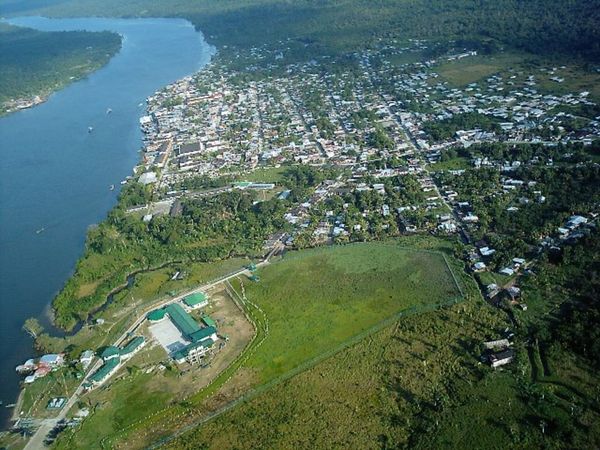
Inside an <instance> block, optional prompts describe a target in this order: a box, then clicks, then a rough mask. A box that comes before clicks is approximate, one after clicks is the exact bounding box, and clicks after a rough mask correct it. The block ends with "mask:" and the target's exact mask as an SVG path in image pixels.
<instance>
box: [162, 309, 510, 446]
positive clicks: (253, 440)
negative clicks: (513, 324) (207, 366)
mask: <svg viewBox="0 0 600 450" xmlns="http://www.w3.org/2000/svg"><path fill="white" fill-rule="evenodd" d="M503 326H504V322H503V319H502V318H501V315H500V314H499V313H498V311H497V310H494V309H492V308H489V307H487V306H486V305H485V304H483V303H482V302H479V301H470V302H466V303H462V304H459V305H454V306H451V307H449V308H445V309H443V310H440V311H434V312H428V313H423V314H420V315H415V316H410V317H406V318H403V319H402V320H400V321H399V322H397V323H396V324H394V325H392V326H390V327H387V328H385V329H384V330H382V331H381V332H379V333H376V334H375V335H373V336H371V337H369V338H367V339H364V340H362V341H361V342H359V343H358V344H356V345H354V346H352V347H350V348H348V349H347V350H345V351H343V352H340V353H338V354H336V355H335V356H333V357H331V358H329V359H327V360H325V361H323V362H322V363H320V364H318V365H317V366H315V367H313V368H311V369H309V370H307V371H305V372H303V373H302V374H300V375H298V376H296V377H294V378H292V379H290V380H288V381H286V382H284V383H281V384H279V385H277V386H275V387H274V388H273V389H271V390H269V391H267V392H265V393H264V394H262V395H260V396H259V397H256V398H255V399H253V400H251V401H249V402H247V403H244V404H242V405H241V406H239V407H238V408H236V409H235V410H232V411H229V412H227V413H225V414H224V415H222V416H220V417H218V418H217V419H215V420H212V421H210V422H208V423H206V424H204V425H203V426H202V427H200V428H197V429H195V430H194V431H190V432H188V433H187V434H184V435H182V436H181V437H180V438H178V439H176V440H175V441H173V442H170V444H169V447H168V448H177V449H196V448H207V449H213V448H214V449H217V448H238V449H252V448H314V449H330V448H360V449H380V448H402V447H406V446H410V445H411V444H412V443H413V442H412V437H413V433H415V431H416V430H417V429H418V428H419V427H420V423H419V416H420V415H422V414H426V413H427V412H428V411H430V410H435V409H438V408H442V406H441V404H442V403H443V402H444V401H445V400H444V399H445V397H446V396H447V395H448V394H447V383H448V380H449V379H451V378H454V377H463V378H465V379H467V380H468V381H469V382H473V381H475V380H476V379H477V377H476V376H475V375H472V374H471V373H470V371H475V372H476V373H477V375H480V373H479V371H480V368H479V366H478V364H477V359H476V356H477V350H476V348H477V343H478V342H480V341H481V340H483V339H485V338H487V337H489V336H491V335H493V333H495V332H497V331H498V330H499V329H501V328H502V327H503ZM482 370H483V372H482V373H487V372H489V370H488V369H487V368H485V367H484V368H482Z"/></svg>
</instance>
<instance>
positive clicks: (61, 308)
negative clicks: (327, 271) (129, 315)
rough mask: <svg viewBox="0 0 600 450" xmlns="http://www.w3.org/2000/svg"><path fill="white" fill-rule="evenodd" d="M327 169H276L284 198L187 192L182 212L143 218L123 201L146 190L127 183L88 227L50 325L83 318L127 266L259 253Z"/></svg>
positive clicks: (148, 193) (146, 195)
mask: <svg viewBox="0 0 600 450" xmlns="http://www.w3.org/2000/svg"><path fill="white" fill-rule="evenodd" d="M328 174H329V171H328V170H315V169H310V168H307V167H300V166H299V167H290V168H287V169H286V170H285V172H284V173H283V175H282V179H283V185H284V186H285V187H288V188H289V189H290V190H291V194H290V196H289V199H288V200H278V199H277V198H276V197H275V198H271V199H267V200H262V199H261V198H260V194H259V193H258V192H256V191H253V192H249V191H241V190H234V191H231V192H224V193H221V194H218V195H215V196H212V197H201V198H195V199H193V198H188V199H186V200H184V201H183V204H182V210H181V214H176V215H173V216H172V215H163V216H155V217H154V218H153V219H152V221H151V222H148V223H147V222H143V221H142V220H140V216H139V214H134V213H132V212H130V211H129V208H130V207H131V206H136V205H140V204H142V205H144V204H146V203H148V202H149V201H150V200H151V199H152V190H151V189H149V188H148V187H147V186H146V187H145V186H142V185H140V184H137V183H134V182H131V183H130V184H128V185H127V186H126V187H125V188H124V189H123V191H122V193H121V195H120V199H119V204H118V205H117V207H116V208H115V209H113V210H112V211H111V212H110V214H109V215H108V218H107V219H106V220H105V221H104V222H102V223H101V224H100V225H98V226H97V227H95V228H92V229H91V230H90V231H89V233H88V237H87V241H86V249H85V253H84V255H83V257H82V258H81V259H80V260H79V262H78V263H77V267H76V269H75V274H74V275H73V277H71V278H70V279H69V280H68V281H67V283H66V285H65V286H64V288H63V289H62V290H61V292H60V293H59V295H58V296H57V297H56V298H55V300H54V302H53V306H54V311H55V322H56V324H57V325H59V326H61V327H63V328H66V329H70V328H72V327H73V326H74V325H75V324H76V323H77V322H79V321H81V320H86V319H87V318H88V316H89V315H90V314H91V313H93V311H94V310H96V309H97V308H99V307H100V306H102V305H103V304H104V303H105V302H106V297H107V295H109V294H110V293H111V291H113V290H114V289H115V288H117V287H118V286H119V285H120V284H122V283H125V281H126V278H127V276H128V275H129V274H130V273H132V272H136V271H140V270H147V269H150V268H158V267H160V266H162V265H164V264H168V263H172V262H180V263H183V264H188V263H191V262H194V261H198V262H214V261H219V260H224V259H228V258H231V257H234V256H244V257H246V256H248V257H260V256H262V254H263V245H264V241H265V239H266V238H267V237H268V236H269V235H270V234H272V233H274V232H276V231H285V230H286V229H288V228H289V226H290V225H289V223H288V222H286V221H285V220H284V219H283V216H284V214H285V213H286V212H287V210H288V208H289V207H290V205H291V202H292V201H296V200H294V199H302V198H304V197H305V196H306V195H307V193H308V192H309V190H310V189H311V188H314V186H315V185H316V184H318V183H319V182H320V181H322V180H323V179H324V177H325V176H326V175H328ZM197 187H198V186H196V188H197ZM259 200H261V201H259Z"/></svg>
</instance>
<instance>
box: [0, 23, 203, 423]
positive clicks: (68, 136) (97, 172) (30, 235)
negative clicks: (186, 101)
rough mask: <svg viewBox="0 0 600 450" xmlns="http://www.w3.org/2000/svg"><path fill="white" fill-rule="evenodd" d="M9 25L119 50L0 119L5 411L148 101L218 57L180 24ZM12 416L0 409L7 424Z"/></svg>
mask: <svg viewBox="0 0 600 450" xmlns="http://www.w3.org/2000/svg"><path fill="white" fill-rule="evenodd" d="M9 22H10V23H12V24H14V25H20V26H27V27H30V28H35V29H39V30H43V31H69V30H88V31H102V30H108V31H114V32H116V33H119V34H120V35H121V36H122V37H123V39H122V41H123V42H122V48H121V51H120V52H119V53H118V54H117V55H115V56H114V57H113V58H112V59H111V60H110V62H109V63H108V64H107V65H106V66H104V67H103V68H101V69H99V70H98V71H96V72H94V73H93V74H91V75H90V76H88V77H87V78H85V79H83V80H80V81H77V82H75V83H73V84H71V85H69V86H68V87H66V88H65V89H63V90H61V91H59V92H56V93H54V94H53V95H52V96H50V98H49V99H48V101H47V102H45V103H43V104H41V105H39V106H36V107H34V108H31V109H27V110H22V111H19V112H17V113H13V114H11V115H9V116H6V117H4V118H2V119H0V143H1V144H0V156H1V162H0V203H1V205H0V206H1V207H0V380H2V383H0V400H2V401H3V402H4V404H5V405H6V404H8V403H13V402H14V401H15V400H16V398H17V395H18V389H19V378H18V377H17V375H16V374H15V370H14V368H15V366H16V365H17V364H20V363H22V362H23V361H24V360H25V359H27V358H29V357H31V356H33V355H34V354H33V349H32V342H31V339H30V338H29V337H28V336H27V335H26V333H25V332H24V331H22V329H21V327H22V325H23V322H24V321H25V319H27V318H28V317H37V318H39V319H40V320H41V321H42V323H46V324H47V323H48V312H49V305H50V302H51V301H52V298H53V297H54V296H55V295H56V293H57V292H58V291H59V290H60V288H61V286H62V285H63V284H64V283H65V281H66V280H67V279H68V277H69V276H70V275H71V274H72V273H73V270H74V266H75V263H76V261H77V259H78V258H79V257H80V255H81V254H82V251H83V247H84V242H85V235H86V231H87V229H88V227H89V226H90V225H92V224H95V223H98V222H100V221H102V220H103V219H104V218H105V217H106V214H107V212H108V211H109V210H110V209H111V208H112V207H113V206H114V205H115V203H116V201H117V195H118V191H119V187H120V181H121V180H123V179H124V178H125V177H126V176H128V175H131V173H132V169H133V167H134V166H135V165H136V164H137V163H138V161H139V156H140V155H139V153H138V152H139V149H140V147H141V144H142V141H141V139H142V135H141V132H140V130H139V122H138V121H139V117H140V116H142V115H144V111H145V99H146V98H147V97H148V96H149V95H151V94H152V93H153V92H155V91H156V90H158V89H160V88H161V87H163V86H165V85H167V84H169V83H171V82H173V81H175V80H177V79H179V78H182V77H184V76H186V75H189V74H192V73H194V72H196V71H198V70H199V69H201V68H202V67H203V66H205V65H206V64H207V63H208V62H209V61H210V58H211V56H212V55H213V54H214V48H213V47H211V46H209V45H208V44H207V43H206V42H205V40H204V38H203V36H202V34H201V33H199V32H196V31H195V29H194V27H193V26H192V25H191V24H190V23H189V22H187V21H185V20H181V19H104V18H83V19H46V18H42V17H21V18H15V19H10V20H9ZM108 108H111V109H112V113H111V114H107V109H108ZM88 127H93V132H91V133H88ZM111 185H115V190H113V191H111V190H110V189H109V187H110V186H111ZM40 230H43V231H40ZM38 231H39V232H38ZM119 281H121V280H119ZM10 414H11V410H9V409H5V408H4V407H1V408H0V420H1V422H2V424H6V423H7V419H8V417H9V416H10Z"/></svg>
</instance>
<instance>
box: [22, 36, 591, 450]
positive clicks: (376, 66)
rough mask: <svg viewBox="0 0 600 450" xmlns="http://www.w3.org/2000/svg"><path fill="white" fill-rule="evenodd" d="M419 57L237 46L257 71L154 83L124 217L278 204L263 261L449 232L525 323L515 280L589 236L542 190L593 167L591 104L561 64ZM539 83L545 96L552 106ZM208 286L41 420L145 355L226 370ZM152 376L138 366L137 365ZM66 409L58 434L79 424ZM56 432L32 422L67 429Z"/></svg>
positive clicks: (502, 340)
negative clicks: (473, 75) (243, 198)
mask: <svg viewBox="0 0 600 450" xmlns="http://www.w3.org/2000/svg"><path fill="white" fill-rule="evenodd" d="M427 50H430V48H429V47H428V43H427V42H426V41H421V40H411V41H409V42H407V43H405V44H403V45H386V46H381V48H380V49H379V50H377V51H375V50H369V51H364V52H360V53H352V54H350V55H346V56H345V59H344V60H335V59H332V58H330V57H320V58H316V59H312V60H310V61H308V62H305V63H290V64H286V65H284V64H283V62H284V61H285V51H286V49H285V46H284V47H282V48H281V49H280V50H277V51H273V50H268V49H267V48H254V49H253V50H252V52H251V55H252V58H254V59H255V60H256V61H261V65H262V66H263V67H264V66H265V65H266V66H267V67H269V70H267V73H266V74H265V73H263V72H264V71H261V70H259V68H258V66H256V67H255V66H252V65H249V66H247V67H245V68H244V69H243V70H240V69H236V68H230V67H228V64H224V63H222V62H220V63H218V64H217V63H212V64H210V65H209V66H208V67H207V68H206V69H205V70H203V71H201V72H199V73H197V74H195V75H193V76H190V77H186V78H184V79H182V80H179V81H177V82H175V83H173V84H171V85H169V86H167V87H165V88H164V89H162V90H160V91H158V92H156V93H155V94H154V95H153V96H151V97H150V98H148V101H147V115H145V116H143V117H142V118H141V119H140V126H141V129H142V131H143V133H144V148H143V149H142V150H143V152H142V161H141V162H140V164H139V165H138V166H137V167H136V168H135V171H134V174H133V175H132V176H130V177H128V178H127V179H126V180H124V181H123V183H122V184H123V185H125V186H128V187H130V188H132V187H138V188H140V189H141V190H144V192H150V195H149V196H146V197H144V198H142V201H141V202H140V203H139V204H133V205H128V208H127V211H126V214H127V216H128V217H135V218H136V219H137V220H139V222H140V223H142V224H145V225H147V226H152V224H153V223H154V222H156V221H157V220H159V219H160V218H161V217H165V218H167V217H168V218H176V217H179V216H181V215H182V213H183V212H184V210H185V208H186V207H188V206H187V205H188V204H189V203H188V202H190V201H199V200H202V201H207V200H209V199H211V198H218V197H219V196H221V195H224V194H227V193H232V192H238V193H242V194H246V193H250V194H249V195H251V197H252V201H253V202H254V204H258V203H261V202H264V201H266V200H276V201H279V202H281V204H283V205H284V207H285V211H284V213H283V214H282V217H281V218H282V221H283V223H284V225H283V226H282V227H281V229H278V230H275V231H274V232H272V233H270V234H269V235H268V236H265V239H264V243H263V245H264V247H263V255H264V260H263V262H262V263H264V264H267V263H268V261H269V258H270V257H271V256H272V255H274V254H278V253H280V252H282V251H284V249H302V248H307V247H315V246H321V245H328V244H343V243H350V242H356V241H365V240H370V239H385V238H387V237H395V236H400V235H410V236H414V235H419V234H424V235H434V236H441V237H447V236H457V237H458V239H459V240H460V243H461V246H462V247H461V248H462V251H461V253H460V254H459V255H457V256H458V257H459V258H461V259H462V261H463V262H464V264H465V267H467V268H468V271H469V273H470V274H472V276H473V277H474V278H475V280H476V281H477V285H478V287H479V289H480V291H481V293H482V295H483V297H484V298H485V299H486V301H488V302H489V304H490V305H493V306H496V307H499V308H506V309H511V308H518V309H519V310H520V311H521V312H523V313H525V312H527V310H528V305H527V299H526V297H524V296H522V289H521V282H522V280H524V279H527V277H528V276H530V275H532V274H535V270H536V267H535V266H536V261H537V260H538V259H539V258H542V257H548V255H550V257H558V255H560V254H561V251H562V249H564V247H566V246H569V245H572V244H574V243H576V242H577V241H578V240H580V239H582V238H584V237H586V236H589V235H590V234H591V233H593V232H594V231H595V230H596V229H597V225H598V214H599V212H600V211H599V208H598V206H599V205H598V203H597V202H596V203H595V202H594V200H593V199H594V197H590V198H586V192H585V191H584V190H581V191H571V192H569V193H567V194H565V193H562V194H560V193H557V191H560V190H561V189H562V187H563V185H561V184H560V183H563V182H564V183H567V181H566V180H563V179H561V178H560V177H561V176H562V175H561V173H562V172H561V171H563V170H567V169H568V170H574V171H577V173H578V175H577V176H579V177H580V178H585V177H586V176H588V175H586V174H587V173H588V172H587V171H592V170H596V171H597V170H598V163H597V162H595V161H596V160H595V159H594V152H596V153H597V148H598V147H597V146H598V139H599V138H600V109H599V108H598V105H597V104H596V103H595V101H594V100H593V99H592V97H591V94H590V92H588V91H581V92H565V90H564V89H563V88H562V84H563V83H565V80H566V79H567V77H568V74H567V72H568V68H567V67H566V66H561V67H545V66H542V67H535V68H534V69H530V70H526V69H525V68H523V67H518V68H510V67H509V68H506V69H505V70H502V71H498V73H494V74H492V75H489V76H486V77H483V79H482V80H480V81H477V82H469V83H467V84H466V85H465V86H463V87H457V86H453V85H452V84H451V83H449V82H448V81H445V80H444V76H443V75H441V74H440V73H438V72H439V71H440V70H439V69H440V68H443V67H444V65H447V64H457V63H460V64H463V63H466V62H468V61H469V60H470V59H473V58H481V56H480V55H478V52H477V51H476V50H471V49H468V48H460V49H454V50H453V51H452V52H449V53H445V54H442V55H438V56H436V57H435V58H434V57H429V58H425V57H424V56H423V55H424V54H425V53H426V51H427ZM265 60H268V61H271V62H270V63H266V62H265ZM231 65H232V66H233V65H234V64H233V63H232V64H231ZM554 85H556V86H559V87H561V89H559V90H558V92H557V93H553V92H552V87H553V86H554ZM594 149H595V150H594ZM539 168H553V169H556V171H555V172H554V173H556V179H553V178H548V177H546V178H544V176H542V174H541V172H540V171H539V170H537V169H539ZM290 169H293V170H298V171H299V172H298V174H300V175H302V176H306V177H308V178H310V177H311V176H313V175H314V174H320V176H318V177H317V176H314V178H315V179H314V180H313V181H312V182H310V183H306V185H305V186H303V187H304V188H306V189H303V190H301V191H299V192H301V194H302V196H300V197H298V196H297V195H296V194H297V192H298V191H294V186H290V185H287V184H286V182H285V181H284V180H283V178H282V174H285V173H286V171H288V170H290ZM298 176H299V175H298ZM569 186H570V185H567V188H568V187H569ZM561 195H563V196H564V195H571V196H572V200H573V205H575V206H576V207H574V208H573V209H572V210H571V211H570V212H569V213H563V214H559V215H555V216H553V217H549V214H547V212H546V211H545V209H544V208H545V206H546V205H547V202H548V199H549V198H552V199H553V201H554V202H555V204H556V202H558V203H560V202H565V201H566V198H565V199H563V198H562V197H560V196H561ZM532 215H537V216H540V217H541V216H543V217H544V218H546V217H549V218H548V219H547V220H546V219H544V221H541V220H534V219H531V217H530V216H532ZM255 270H256V266H255V265H253V267H250V266H248V267H243V268H242V269H239V270H238V271H237V272H236V273H235V276H239V275H242V274H243V275H246V276H247V278H248V279H249V280H250V281H251V282H260V278H259V277H258V275H256V274H254V271H255ZM179 276H180V272H179V271H178V272H177V273H175V274H174V275H173V279H177V278H178V277H179ZM225 282H226V280H219V282H218V283H217V284H218V286H220V287H223V286H225V285H226V283H225ZM213 287H214V286H213V285H211V286H209V287H208V289H206V286H201V287H200V288H196V289H194V290H193V291H190V292H185V293H183V294H178V295H176V296H174V297H172V298H168V299H167V300H164V301H161V302H160V303H158V304H153V305H152V308H151V309H149V310H144V311H143V313H141V312H140V311H139V310H137V311H136V314H137V316H136V320H135V323H134V324H133V325H132V326H131V327H129V328H128V329H127V330H126V332H125V333H123V335H122V336H121V337H120V338H119V340H118V341H117V342H115V343H112V344H111V345H108V346H104V347H101V348H100V347H99V348H95V349H89V350H86V351H85V352H83V353H82V354H81V356H80V357H79V359H78V361H76V363H77V364H78V368H79V369H78V373H79V374H80V375H79V376H80V378H81V379H80V381H79V382H78V387H77V389H76V391H75V394H73V396H72V397H70V399H69V400H67V398H65V397H57V398H53V399H52V400H51V401H50V403H49V406H48V408H51V409H61V408H62V411H64V412H65V413H66V411H67V410H68V409H69V407H70V406H72V405H73V404H74V402H75V401H76V399H78V398H79V397H80V396H83V395H85V393H86V392H91V391H93V390H94V389H99V388H106V386H107V385H108V384H110V382H111V377H113V376H115V374H116V373H117V372H119V369H120V368H122V367H124V365H125V363H126V362H127V361H128V360H129V359H130V358H132V357H134V356H135V355H136V354H138V353H139V355H138V356H139V357H142V356H141V355H142V354H143V353H144V352H149V351H150V350H148V348H147V347H151V348H153V349H155V350H156V349H160V351H161V353H160V356H158V359H157V361H159V360H161V361H162V360H165V355H166V357H167V359H168V361H169V364H170V363H174V364H175V365H176V367H178V368H179V370H181V373H187V372H188V371H189V372H194V371H195V370H199V369H198V368H199V367H200V368H209V367H210V366H211V364H216V365H217V366H219V367H221V366H224V365H225V363H224V361H231V360H232V358H233V354H232V355H229V356H223V355H221V352H225V351H226V350H222V349H223V348H224V347H225V349H227V348H228V347H229V346H230V344H229V340H230V339H232V340H234V341H235V340H236V339H237V338H236V336H235V334H236V333H237V331H238V330H237V329H235V328H233V327H231V326H229V327H227V326H225V327H224V328H225V331H223V329H222V327H221V325H222V324H224V323H226V321H227V320H228V317H231V315H230V314H227V315H225V314H223V310H222V309H219V308H216V309H214V308H213V306H212V295H213V291H211V288H213ZM228 289H229V288H228ZM216 296H217V297H218V296H221V297H222V299H221V301H222V302H228V303H229V304H230V307H228V308H229V309H228V311H230V312H231V311H234V310H235V311H237V313H236V314H238V315H240V316H239V317H238V319H239V320H240V322H239V323H241V322H243V318H242V316H241V315H242V312H243V308H241V307H240V308H238V309H237V310H236V308H235V305H238V306H239V304H240V303H243V301H244V300H243V299H242V298H236V294H235V293H232V292H230V290H228V293H227V294H223V292H220V291H219V292H217V293H216ZM225 297H227V299H228V300H224V299H225ZM208 305H211V306H209V307H208V308H213V309H214V310H213V311H211V312H210V314H209V313H208V312H207V306H208ZM231 305H234V306H231ZM231 314H233V313H232V312H231ZM214 317H216V318H217V319H216V320H215V319H214ZM246 326H248V325H247V324H246ZM491 337H492V338H493V340H491V341H486V342H483V343H482V345H484V347H485V351H483V352H482V354H481V360H482V361H483V362H485V363H487V364H489V365H490V366H491V367H492V368H494V369H496V368H500V367H502V366H504V365H507V364H510V363H511V362H513V360H514V357H515V351H514V350H513V348H512V347H513V345H512V342H513V339H514V334H513V333H512V332H511V330H509V329H507V330H506V332H505V333H504V334H503V335H502V336H491ZM240 342H242V341H240ZM149 343H151V344H150V345H148V344H149ZM236 345H237V344H236ZM239 346H241V347H239V352H241V348H242V347H243V345H242V343H240V344H239ZM152 351H154V350H152ZM239 352H238V353H236V355H237V354H239ZM219 358H222V359H223V360H222V361H221V362H219V363H215V361H219ZM228 358H229V359H228ZM93 361H95V363H93ZM64 364H65V360H64V355H62V354H51V355H46V356H43V357H42V358H41V359H40V360H39V362H35V361H34V360H29V361H27V362H26V363H25V364H24V365H22V366H19V368H18V370H19V372H21V373H24V374H26V375H27V377H26V378H25V379H24V383H35V382H36V380H37V379H38V378H42V377H44V376H45V375H46V374H47V373H48V372H50V371H51V370H54V369H57V368H59V367H61V366H63V365H64ZM167 365H168V364H167V363H163V362H160V363H157V364H154V363H152V364H148V365H147V366H149V367H150V368H148V369H147V370H149V371H153V370H157V371H159V370H165V368H166V367H167ZM145 367H146V366H145ZM215 370H216V369H215ZM500 370H501V369H500ZM205 378H206V380H208V376H206V377H205ZM206 380H205V381H206ZM81 411H82V413H81V415H80V416H78V417H76V418H74V419H71V421H70V422H68V423H69V424H70V425H72V426H75V425H77V424H78V423H79V422H80V421H81V420H82V419H81V417H84V416H85V415H86V414H87V413H88V410H87V409H86V408H81ZM63 418H64V417H63V416H60V419H63ZM24 423H25V424H27V422H26V421H21V422H20V423H19V426H24ZM57 423H58V422H56V421H54V422H48V424H50V425H51V426H52V427H55V426H57V427H59V428H60V427H63V428H64V427H65V426H67V425H66V424H65V422H60V423H59V424H58V425H57ZM50 428H51V427H50ZM49 442H52V439H51V440H50V441H49Z"/></svg>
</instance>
